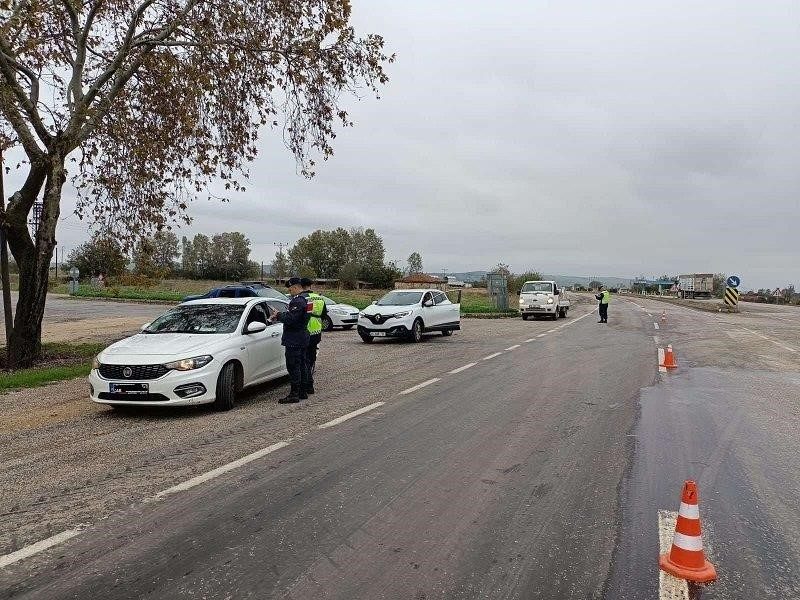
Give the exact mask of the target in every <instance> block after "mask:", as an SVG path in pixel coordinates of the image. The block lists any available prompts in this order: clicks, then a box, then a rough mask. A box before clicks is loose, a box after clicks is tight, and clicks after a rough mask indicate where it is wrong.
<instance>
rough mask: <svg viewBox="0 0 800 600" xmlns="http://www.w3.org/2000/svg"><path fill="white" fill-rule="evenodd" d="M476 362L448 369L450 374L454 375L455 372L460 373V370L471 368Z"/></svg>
mask: <svg viewBox="0 0 800 600" xmlns="http://www.w3.org/2000/svg"><path fill="white" fill-rule="evenodd" d="M477 364H478V363H469V364H466V365H464V366H463V367H458V368H457V369H453V370H452V371H450V375H455V374H456V373H461V371H466V370H467V369H471V368H472V367H474V366H475V365H477Z"/></svg>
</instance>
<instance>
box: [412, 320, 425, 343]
mask: <svg viewBox="0 0 800 600" xmlns="http://www.w3.org/2000/svg"><path fill="white" fill-rule="evenodd" d="M411 341H412V342H414V343H415V344H418V343H419V342H421V341H422V321H420V320H419V319H417V320H416V321H414V324H413V325H412V326H411Z"/></svg>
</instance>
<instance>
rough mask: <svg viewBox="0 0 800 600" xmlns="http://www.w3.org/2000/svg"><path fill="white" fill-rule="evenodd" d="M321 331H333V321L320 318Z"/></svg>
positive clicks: (328, 318)
mask: <svg viewBox="0 0 800 600" xmlns="http://www.w3.org/2000/svg"><path fill="white" fill-rule="evenodd" d="M322 331H333V321H332V320H331V318H330V317H323V318H322Z"/></svg>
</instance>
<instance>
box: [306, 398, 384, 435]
mask: <svg viewBox="0 0 800 600" xmlns="http://www.w3.org/2000/svg"><path fill="white" fill-rule="evenodd" d="M384 404H386V403H385V402H375V403H373V404H370V405H368V406H365V407H364V408H359V409H358V410H354V411H353V412H349V413H347V414H346V415H342V416H341V417H338V418H336V419H334V420H333V421H328V422H327V423H323V424H322V425H319V426H318V428H319V429H327V428H328V427H333V426H334V425H338V424H339V423H344V422H345V421H349V420H350V419H352V418H353V417H357V416H358V415H363V414H364V413H366V412H369V411H371V410H375V409H376V408H378V407H379V406H383V405H384Z"/></svg>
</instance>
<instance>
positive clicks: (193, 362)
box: [164, 354, 214, 371]
mask: <svg viewBox="0 0 800 600" xmlns="http://www.w3.org/2000/svg"><path fill="white" fill-rule="evenodd" d="M213 359H214V357H213V356H209V355H208V354H206V355H204V356H195V357H194V358H184V359H182V360H175V361H173V362H168V363H164V366H165V367H167V368H168V369H172V370H174V371H192V370H194V369H199V368H201V367H205V366H206V365H207V364H208V363H210V362H211V361H212V360H213Z"/></svg>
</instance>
